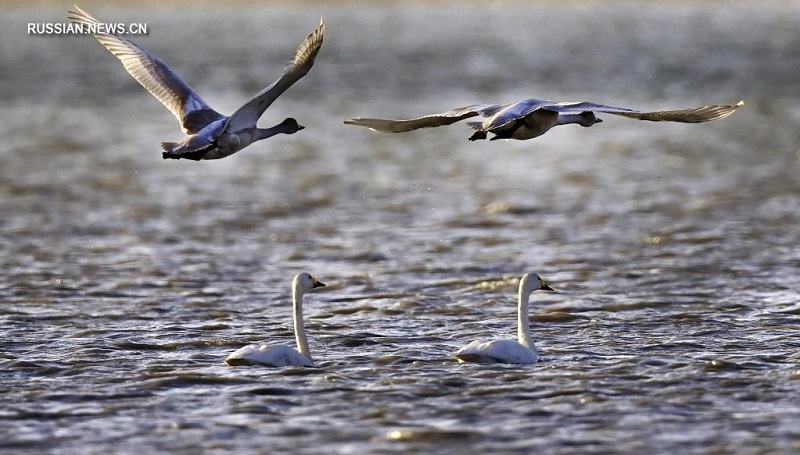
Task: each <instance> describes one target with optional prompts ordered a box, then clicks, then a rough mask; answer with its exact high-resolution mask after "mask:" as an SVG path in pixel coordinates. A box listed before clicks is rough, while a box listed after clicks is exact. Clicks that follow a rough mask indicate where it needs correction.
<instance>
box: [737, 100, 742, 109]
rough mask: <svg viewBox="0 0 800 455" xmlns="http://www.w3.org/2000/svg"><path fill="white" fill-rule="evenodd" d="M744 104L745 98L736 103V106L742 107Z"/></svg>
mask: <svg viewBox="0 0 800 455" xmlns="http://www.w3.org/2000/svg"><path fill="white" fill-rule="evenodd" d="M742 106H744V100H741V101H739V102H738V103H736V107H742Z"/></svg>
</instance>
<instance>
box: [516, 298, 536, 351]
mask: <svg viewBox="0 0 800 455" xmlns="http://www.w3.org/2000/svg"><path fill="white" fill-rule="evenodd" d="M524 287H526V286H525V285H524V283H523V282H520V284H519V300H518V303H517V340H518V341H519V344H521V345H523V346H525V347H526V348H528V349H531V350H534V345H533V339H532V337H531V323H530V319H528V311H529V308H530V302H529V299H530V292H529V291H528V290H527V289H524Z"/></svg>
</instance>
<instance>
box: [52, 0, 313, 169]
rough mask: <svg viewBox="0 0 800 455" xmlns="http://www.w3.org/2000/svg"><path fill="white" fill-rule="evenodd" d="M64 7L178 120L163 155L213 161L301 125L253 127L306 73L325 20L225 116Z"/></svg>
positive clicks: (155, 63) (147, 57) (158, 65)
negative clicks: (277, 72)
mask: <svg viewBox="0 0 800 455" xmlns="http://www.w3.org/2000/svg"><path fill="white" fill-rule="evenodd" d="M75 9H76V10H77V11H69V14H68V16H67V17H68V18H69V19H70V20H71V21H72V22H74V23H77V24H81V25H82V26H85V27H87V29H88V27H93V28H91V29H88V30H92V31H97V33H93V35H94V37H95V38H97V41H99V42H100V44H102V45H103V46H105V47H106V49H108V50H109V51H110V52H111V53H112V54H114V55H115V56H117V58H118V59H119V60H120V61H121V62H122V65H123V66H125V69H126V70H128V73H130V75H131V76H133V78H134V79H136V80H137V81H138V82H139V83H140V84H141V85H142V87H144V88H145V89H147V91H148V92H150V94H151V95H153V96H154V97H156V98H157V99H158V100H159V101H161V103H162V104H163V105H164V106H166V108H167V109H169V110H170V112H172V114H173V115H175V117H177V118H178V121H179V122H180V123H181V128H182V130H183V133H184V134H185V136H184V138H183V139H182V140H180V141H179V142H162V143H161V147H162V148H163V149H164V153H163V154H162V156H163V158H164V159H167V158H172V159H180V158H186V159H189V160H195V161H199V160H216V159H220V158H225V157H226V156H229V155H232V154H234V153H236V152H238V151H239V150H242V149H243V148H245V147H247V146H248V145H250V144H252V143H253V142H256V141H260V140H262V139H266V138H268V137H271V136H274V135H276V134H279V133H283V134H294V133H296V132H298V131H300V130H302V129H303V128H304V127H303V126H301V125H300V124H298V123H297V120H295V119H293V118H291V117H290V118H287V119H285V120H284V121H282V122H281V123H279V124H277V125H275V126H273V127H271V128H258V126H257V125H256V123H257V122H258V119H259V118H260V117H261V115H262V114H264V111H265V110H266V109H267V108H268V107H269V106H270V105H271V104H272V103H273V102H274V101H275V100H276V99H277V98H278V97H279V96H280V95H281V94H282V93H283V92H285V91H286V90H287V89H288V88H289V87H291V86H292V84H294V83H295V82H297V81H298V80H300V78H302V77H303V76H305V75H306V74H308V72H309V70H311V67H312V66H313V65H314V58H315V57H316V56H317V53H318V52H319V49H320V46H322V35H323V33H324V32H325V23H324V22H323V20H322V19H320V22H319V27H318V28H317V29H316V30H315V31H313V32H312V33H311V34H310V35H308V36H307V37H306V39H305V40H303V42H302V43H300V46H299V47H298V48H297V51H296V52H295V55H294V57H293V58H292V60H291V61H289V63H288V64H287V65H286V67H285V68H284V70H283V74H282V75H281V77H280V78H278V80H276V81H275V82H273V83H272V85H270V86H269V87H267V88H265V89H263V90H261V91H260V92H258V93H257V94H256V95H255V96H253V98H251V99H250V101H248V102H247V103H246V104H245V105H244V106H242V107H240V108H239V109H238V110H236V112H234V113H233V115H231V116H230V117H226V116H224V115H222V114H220V113H219V112H217V111H215V110H214V109H212V108H211V107H210V106H209V105H208V104H206V102H205V101H203V99H202V98H200V95H198V94H197V93H196V92H195V91H194V90H192V88H191V87H189V85H187V84H186V83H185V82H183V81H182V80H181V79H180V78H179V77H178V76H176V75H175V74H174V73H173V72H172V71H171V70H170V69H169V67H167V65H166V64H164V62H162V61H161V60H159V58H158V57H156V56H155V55H153V54H151V53H149V52H147V51H146V50H144V49H142V48H141V47H139V46H138V45H136V44H134V43H133V42H131V41H128V40H127V39H125V38H123V37H121V36H118V35H116V34H114V33H108V32H107V31H106V30H107V28H104V27H99V26H100V25H101V23H100V22H99V21H98V20H97V19H95V18H94V17H92V16H90V15H89V14H88V13H86V12H85V11H83V10H82V9H80V8H78V7H77V6H75Z"/></svg>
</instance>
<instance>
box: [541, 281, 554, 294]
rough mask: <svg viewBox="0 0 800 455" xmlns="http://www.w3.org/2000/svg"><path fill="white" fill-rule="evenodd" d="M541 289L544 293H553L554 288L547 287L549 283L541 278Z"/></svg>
mask: <svg viewBox="0 0 800 455" xmlns="http://www.w3.org/2000/svg"><path fill="white" fill-rule="evenodd" d="M539 289H541V290H543V291H553V288H551V287H550V286H548V285H547V281H545V280H543V279H541V278H539Z"/></svg>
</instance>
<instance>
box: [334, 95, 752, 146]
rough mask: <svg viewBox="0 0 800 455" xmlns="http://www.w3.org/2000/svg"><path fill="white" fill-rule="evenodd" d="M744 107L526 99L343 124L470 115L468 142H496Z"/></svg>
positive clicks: (688, 119)
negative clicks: (607, 122)
mask: <svg viewBox="0 0 800 455" xmlns="http://www.w3.org/2000/svg"><path fill="white" fill-rule="evenodd" d="M742 106H744V101H739V102H738V103H736V104H733V105H717V104H714V105H707V106H701V107H694V108H689V109H679V110H669V111H653V112H642V111H637V110H633V109H628V108H624V107H615V106H607V105H604V104H597V103H590V102H579V103H571V102H552V101H546V100H538V99H534V98H531V99H527V100H522V101H517V102H516V103H509V104H472V105H469V106H464V107H459V108H455V109H451V110H449V111H445V112H441V113H438V114H430V115H425V116H422V117H417V118H413V119H408V120H391V119H378V118H355V119H349V120H345V121H344V123H345V124H346V125H356V126H363V127H366V128H369V129H371V130H373V131H378V132H382V133H405V132H408V131H413V130H416V129H420V128H434V127H437V126H444V125H450V124H453V123H456V122H458V121H461V120H464V119H468V118H471V117H477V116H482V117H484V118H485V120H483V121H481V122H467V125H468V126H469V127H470V128H472V129H473V130H475V133H474V134H473V135H472V136H470V137H469V140H470V141H475V140H479V139H486V137H487V134H488V133H492V134H493V135H494V136H493V137H492V138H491V139H490V140H496V139H518V140H525V139H532V138H535V137H538V136H541V135H542V134H544V133H546V132H548V131H550V129H551V128H553V127H554V126H558V125H569V124H576V125H580V126H584V127H590V126H592V125H594V124H595V123H600V122H602V120H601V119H600V118H598V117H597V115H596V113H605V114H613V115H619V116H623V117H628V118H632V119H636V120H647V121H651V122H680V123H702V122H708V121H711V120H719V119H722V118H725V117H727V116H729V115H731V114H732V113H733V112H734V111H735V110H736V109H738V108H740V107H742Z"/></svg>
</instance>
